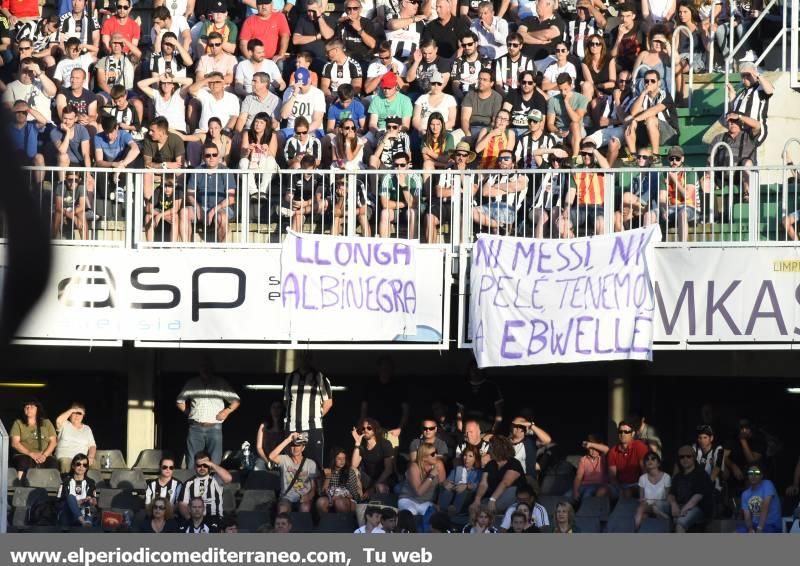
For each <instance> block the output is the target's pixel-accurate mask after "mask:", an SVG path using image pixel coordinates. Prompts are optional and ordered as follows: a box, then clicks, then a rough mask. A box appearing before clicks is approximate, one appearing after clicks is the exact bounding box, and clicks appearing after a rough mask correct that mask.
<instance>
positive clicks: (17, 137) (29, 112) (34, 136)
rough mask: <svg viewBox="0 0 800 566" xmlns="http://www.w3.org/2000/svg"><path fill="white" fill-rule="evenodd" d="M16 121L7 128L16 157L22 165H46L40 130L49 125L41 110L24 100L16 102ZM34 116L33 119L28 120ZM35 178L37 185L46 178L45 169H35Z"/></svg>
mask: <svg viewBox="0 0 800 566" xmlns="http://www.w3.org/2000/svg"><path fill="white" fill-rule="evenodd" d="M13 110H14V121H13V122H12V124H11V126H9V127H7V128H6V131H7V132H9V133H10V136H9V137H10V139H11V146H12V148H13V150H14V159H16V160H17V163H19V164H20V165H33V166H35V167H43V166H44V156H43V155H42V154H41V153H39V143H38V142H39V132H40V130H42V129H43V128H44V127H45V126H46V125H47V119H46V118H45V117H44V116H43V115H42V113H41V112H39V111H38V110H36V109H35V108H34V107H32V106H29V105H28V103H27V102H25V101H24V100H17V101H16V102H14V108H13ZM28 116H33V118H34V119H33V120H30V121H29V120H28ZM33 178H34V180H35V181H36V183H37V185H38V184H41V182H42V180H44V172H43V171H35V172H34V173H33Z"/></svg>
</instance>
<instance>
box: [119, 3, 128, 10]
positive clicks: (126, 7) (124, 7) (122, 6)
mask: <svg viewBox="0 0 800 566" xmlns="http://www.w3.org/2000/svg"><path fill="white" fill-rule="evenodd" d="M130 9H131V7H130V6H128V5H126V4H117V10H130Z"/></svg>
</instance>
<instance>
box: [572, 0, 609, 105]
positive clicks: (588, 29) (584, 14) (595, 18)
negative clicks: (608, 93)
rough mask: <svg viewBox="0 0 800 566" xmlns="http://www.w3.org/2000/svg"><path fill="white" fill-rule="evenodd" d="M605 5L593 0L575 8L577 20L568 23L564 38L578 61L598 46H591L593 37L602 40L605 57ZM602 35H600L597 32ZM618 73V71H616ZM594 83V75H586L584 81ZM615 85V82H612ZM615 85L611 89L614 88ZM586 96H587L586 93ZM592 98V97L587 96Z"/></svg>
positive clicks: (580, 0)
mask: <svg viewBox="0 0 800 566" xmlns="http://www.w3.org/2000/svg"><path fill="white" fill-rule="evenodd" d="M605 7H606V6H605V4H600V3H599V2H598V3H595V2H593V1H592V0H578V1H577V2H576V6H575V19H574V20H571V21H567V22H566V29H565V30H564V38H565V39H567V40H568V42H569V43H568V44H569V52H570V55H571V56H572V57H574V58H575V59H578V60H582V59H584V60H585V58H586V55H588V54H589V53H591V52H592V48H595V49H596V48H597V46H594V45H591V39H592V36H594V37H595V38H596V39H600V40H601V42H602V45H603V47H602V49H603V56H604V57H605V48H606V46H605V42H604V41H602V37H601V35H602V33H603V32H604V30H605V29H606V26H607V24H608V22H607V20H606V18H605V16H604V15H603V11H605ZM598 31H599V32H600V34H601V35H598V34H597V32H598ZM614 70H615V71H616V69H614ZM590 77H591V80H593V81H594V79H595V77H594V75H591V74H590V73H584V74H583V79H584V80H589V78H590ZM612 83H613V81H612ZM613 86H614V85H613V84H612V85H611V87H612V88H613ZM584 94H586V93H585V92H584ZM586 96H588V97H589V98H591V96H590V95H588V94H587V95H586Z"/></svg>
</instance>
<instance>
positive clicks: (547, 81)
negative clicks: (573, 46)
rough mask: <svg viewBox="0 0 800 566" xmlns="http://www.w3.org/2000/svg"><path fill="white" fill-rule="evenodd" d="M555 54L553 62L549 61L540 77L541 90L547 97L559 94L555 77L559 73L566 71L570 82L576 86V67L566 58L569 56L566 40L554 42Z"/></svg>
mask: <svg viewBox="0 0 800 566" xmlns="http://www.w3.org/2000/svg"><path fill="white" fill-rule="evenodd" d="M555 56H556V60H555V62H553V63H551V64H550V65H549V66H548V67H547V68H546V69H545V70H544V78H543V79H542V90H543V91H545V92H546V93H547V95H548V96H549V97H553V96H556V95H558V94H559V90H558V84H556V79H557V78H558V76H559V75H560V74H561V73H567V74H568V75H569V76H570V77H572V84H574V85H575V86H576V87H577V85H578V81H577V79H578V69H576V68H575V65H574V64H573V63H572V62H571V61H569V60H568V59H567V57H568V56H569V45H567V42H566V41H559V42H558V43H556V48H555Z"/></svg>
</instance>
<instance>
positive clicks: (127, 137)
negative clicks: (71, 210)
mask: <svg viewBox="0 0 800 566" xmlns="http://www.w3.org/2000/svg"><path fill="white" fill-rule="evenodd" d="M100 126H101V128H102V130H103V131H102V132H100V133H99V134H97V135H95V136H94V161H95V166H96V167H107V168H110V169H127V168H128V167H131V165H132V164H133V163H134V162H136V161H137V160H138V159H139V154H140V150H139V145H138V144H137V143H136V141H135V140H134V139H133V137H132V136H131V134H129V133H128V132H127V131H125V130H123V129H121V128H120V127H119V124H118V123H117V119H116V118H114V116H103V118H102V119H101V120H100ZM127 180H128V177H127V173H126V172H124V171H116V172H114V173H105V172H98V173H97V185H98V187H99V191H100V194H101V195H106V198H108V194H109V192H114V191H116V190H117V189H122V190H124V188H125V187H126V186H127ZM117 196H119V195H117ZM123 200H124V199H123Z"/></svg>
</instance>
